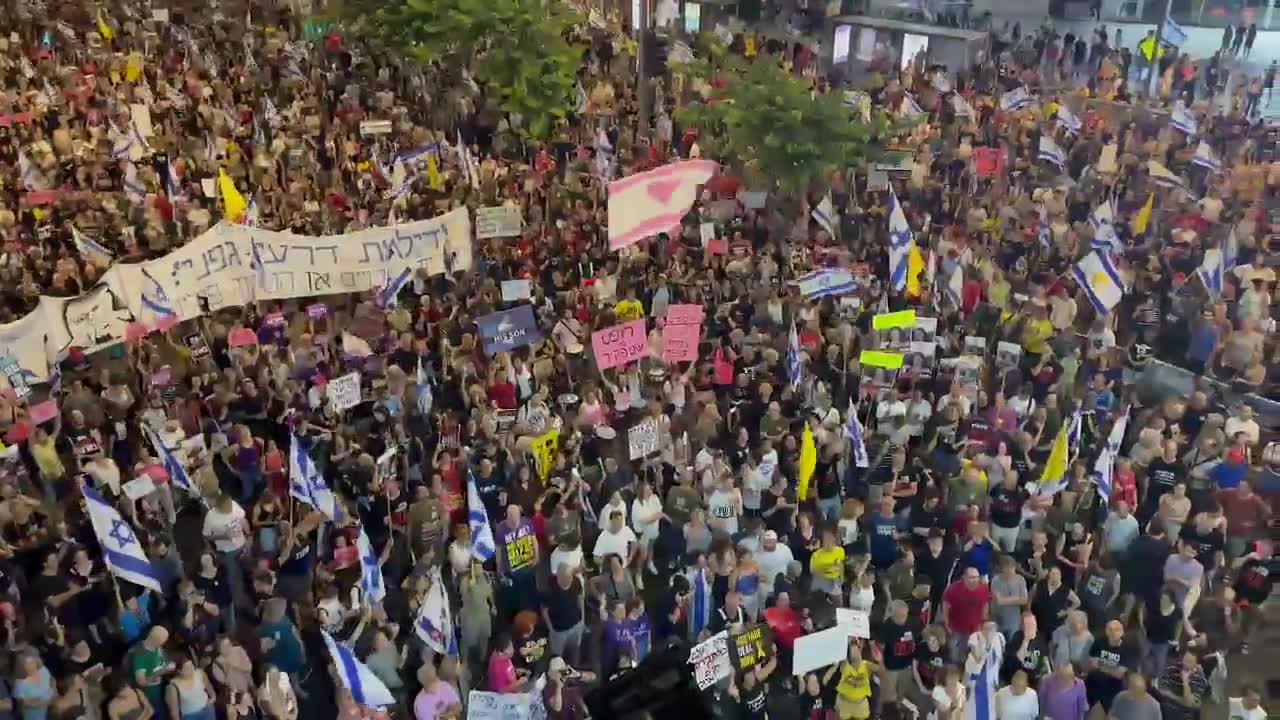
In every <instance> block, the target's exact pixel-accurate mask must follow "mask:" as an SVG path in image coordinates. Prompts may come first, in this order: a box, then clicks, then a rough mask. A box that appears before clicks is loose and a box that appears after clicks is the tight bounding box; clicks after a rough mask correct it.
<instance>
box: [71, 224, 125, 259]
mask: <svg viewBox="0 0 1280 720" xmlns="http://www.w3.org/2000/svg"><path fill="white" fill-rule="evenodd" d="M71 240H72V242H73V243H75V246H76V251H77V252H79V253H80V256H81V257H83V258H84V259H85V260H88V261H90V262H93V261H98V262H107V263H109V262H111V261H112V260H113V259H114V258H115V255H113V254H112V253H111V251H110V250H108V249H106V248H105V247H103V246H102V244H101V243H99V242H98V241H97V240H94V239H93V238H91V237H89V236H88V235H85V234H84V233H82V232H80V231H79V230H77V229H76V228H75V226H74V225H73V226H72V227H71Z"/></svg>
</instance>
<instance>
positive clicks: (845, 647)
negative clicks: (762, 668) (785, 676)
mask: <svg viewBox="0 0 1280 720" xmlns="http://www.w3.org/2000/svg"><path fill="white" fill-rule="evenodd" d="M852 636H853V630H852V626H850V625H836V626H835V627H833V628H828V629H826V630H823V631H821V632H816V633H809V634H808V635H801V636H800V637H798V638H796V644H795V650H794V654H793V655H792V659H791V674H792V675H799V676H802V677H803V676H804V675H805V674H806V673H809V672H812V671H814V670H817V669H819V668H824V667H827V666H828V665H834V664H836V663H838V662H840V661H841V660H844V659H845V657H847V656H848V654H849V638H850V637H852Z"/></svg>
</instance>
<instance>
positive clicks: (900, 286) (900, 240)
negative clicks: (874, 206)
mask: <svg viewBox="0 0 1280 720" xmlns="http://www.w3.org/2000/svg"><path fill="white" fill-rule="evenodd" d="M911 243H912V237H911V226H910V225H908V224H907V214H906V213H904V212H903V211H902V204H901V203H899V202H898V194H897V193H895V192H894V191H893V186H890V187H889V287H891V288H892V289H893V291H894V292H903V291H904V290H906V289H907V265H908V263H909V262H910V257H911Z"/></svg>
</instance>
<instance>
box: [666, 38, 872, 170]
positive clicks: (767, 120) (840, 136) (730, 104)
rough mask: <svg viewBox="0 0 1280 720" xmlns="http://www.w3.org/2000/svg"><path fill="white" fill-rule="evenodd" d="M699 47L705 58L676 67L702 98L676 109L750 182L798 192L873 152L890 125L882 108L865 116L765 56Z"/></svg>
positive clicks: (707, 147) (713, 151) (703, 141)
mask: <svg viewBox="0 0 1280 720" xmlns="http://www.w3.org/2000/svg"><path fill="white" fill-rule="evenodd" d="M702 54H703V55H704V57H710V58H711V60H710V61H707V60H699V61H696V62H693V63H689V64H686V65H683V66H680V72H682V73H684V74H686V75H687V76H688V77H690V78H693V79H694V80H695V82H698V83H699V84H701V86H702V87H703V88H704V92H703V95H704V97H703V101H702V102H695V103H694V104H692V105H686V106H685V108H684V109H683V110H681V111H680V112H678V113H677V117H678V118H679V119H680V121H681V122H683V123H684V124H685V125H686V126H689V127H694V128H697V129H698V130H699V134H698V142H699V144H700V145H701V146H702V147H703V148H704V150H706V151H707V152H708V153H709V154H710V155H711V156H713V157H716V158H718V159H720V160H722V161H723V162H725V163H727V164H728V165H729V166H730V167H732V168H734V170H735V171H737V172H739V173H741V174H743V175H744V176H746V177H747V178H748V179H749V180H750V181H752V182H762V183H764V184H766V185H775V186H776V187H777V188H778V189H780V190H782V191H784V192H788V193H804V192H806V191H808V190H809V189H810V186H811V184H812V183H813V182H814V181H815V180H817V181H820V182H824V183H825V180H826V178H827V177H829V176H830V175H831V173H832V172H835V171H838V170H841V169H843V168H846V167H856V166H858V165H861V164H862V163H863V162H865V161H867V160H869V159H874V158H875V157H877V156H879V154H880V151H881V147H882V143H883V141H885V140H887V139H888V138H890V137H891V136H892V134H893V133H894V132H895V126H894V124H893V123H891V122H890V121H889V120H888V118H887V117H885V116H884V115H882V114H877V115H876V116H874V117H873V118H872V121H871V122H870V123H864V122H863V121H862V118H859V117H855V115H854V113H853V112H852V110H851V109H850V108H849V107H847V106H846V105H845V104H844V102H843V100H842V99H841V98H840V97H839V96H838V95H835V94H826V95H822V94H815V93H813V92H812V91H811V88H810V85H809V83H808V82H807V81H805V80H802V79H800V78H797V77H795V76H794V75H792V74H791V73H789V72H787V71H786V70H784V69H783V68H781V67H779V66H778V64H777V63H775V62H773V61H772V60H770V59H769V58H767V57H762V58H761V59H759V60H757V61H756V62H746V61H744V60H742V59H740V58H738V57H736V56H730V55H725V54H723V53H716V52H714V49H712V50H711V51H710V52H706V53H702ZM707 88H710V89H709V90H707ZM757 187H758V186H757Z"/></svg>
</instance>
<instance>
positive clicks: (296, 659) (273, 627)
mask: <svg viewBox="0 0 1280 720" xmlns="http://www.w3.org/2000/svg"><path fill="white" fill-rule="evenodd" d="M258 637H260V638H271V639H272V640H274V641H275V645H272V646H271V649H270V650H268V651H267V662H269V663H271V664H272V665H275V666H276V667H277V668H279V669H280V672H283V673H296V672H302V669H303V668H304V667H305V665H306V663H305V662H304V660H303V656H302V644H301V643H299V642H298V637H297V634H296V633H295V632H294V629H293V623H291V622H289V621H288V620H281V621H280V622H274V623H263V624H262V625H260V626H258Z"/></svg>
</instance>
